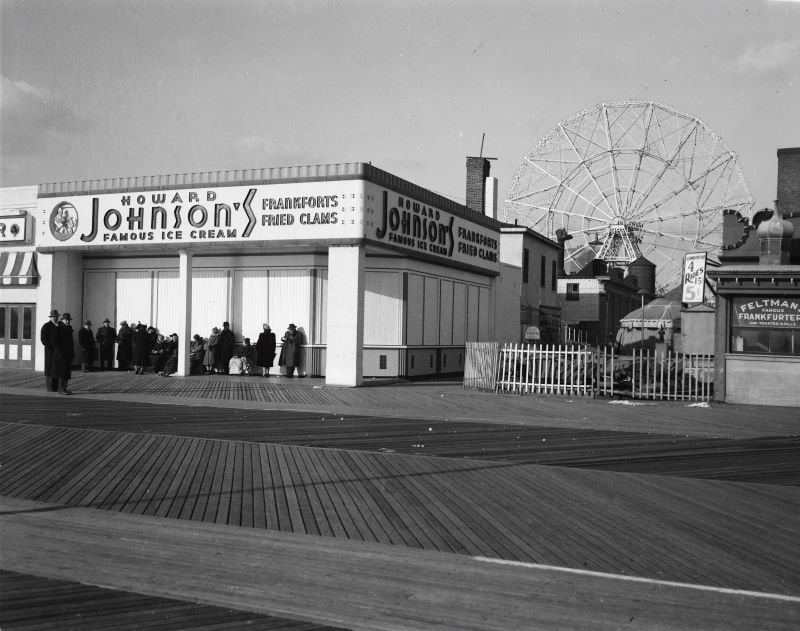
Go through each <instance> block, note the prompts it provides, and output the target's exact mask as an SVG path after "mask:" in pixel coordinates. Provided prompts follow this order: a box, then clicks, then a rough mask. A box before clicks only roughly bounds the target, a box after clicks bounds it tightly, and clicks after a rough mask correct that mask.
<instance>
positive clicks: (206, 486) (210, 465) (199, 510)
mask: <svg viewBox="0 0 800 631" xmlns="http://www.w3.org/2000/svg"><path fill="white" fill-rule="evenodd" d="M208 442H209V444H210V449H208V450H206V451H204V452H203V460H201V462H200V464H201V466H203V475H202V479H200V481H199V486H197V487H196V488H197V492H196V498H197V499H196V500H195V504H194V507H193V508H192V513H191V516H190V519H192V520H194V521H203V519H204V517H205V515H206V514H207V512H208V504H209V500H210V497H211V487H212V484H213V481H214V474H215V472H216V470H217V466H218V462H219V459H220V457H221V455H220V454H221V452H222V445H223V443H222V442H221V441H219V440H212V441H208Z"/></svg>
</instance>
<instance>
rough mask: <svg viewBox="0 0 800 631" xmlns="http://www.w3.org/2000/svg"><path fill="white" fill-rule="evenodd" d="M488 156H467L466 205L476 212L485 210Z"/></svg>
mask: <svg viewBox="0 0 800 631" xmlns="http://www.w3.org/2000/svg"><path fill="white" fill-rule="evenodd" d="M489 160H490V159H489V158H469V157H468V158H467V195H466V205H467V208H469V209H470V210H474V211H475V212H476V213H480V214H482V215H483V214H484V213H485V212H486V206H485V203H486V178H487V177H489V170H490V168H491V165H490V163H489Z"/></svg>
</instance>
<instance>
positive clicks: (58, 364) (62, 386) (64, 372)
mask: <svg viewBox="0 0 800 631" xmlns="http://www.w3.org/2000/svg"><path fill="white" fill-rule="evenodd" d="M51 340H52V342H51V343H52V345H53V363H52V366H51V367H50V374H51V375H52V376H53V377H54V378H56V379H58V393H59V394H72V392H71V391H70V390H68V389H67V385H68V384H69V380H70V379H71V378H72V360H74V359H75V341H74V340H73V339H72V316H71V315H70V314H69V313H64V314H62V316H61V321H60V322H59V323H58V326H57V327H55V328H54V329H53V330H52V335H51Z"/></svg>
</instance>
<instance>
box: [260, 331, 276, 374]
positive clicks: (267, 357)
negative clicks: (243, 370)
mask: <svg viewBox="0 0 800 631" xmlns="http://www.w3.org/2000/svg"><path fill="white" fill-rule="evenodd" d="M275 346H276V343H275V334H274V333H273V332H272V329H271V328H270V326H269V324H267V323H266V322H265V323H264V330H263V331H262V332H261V333H259V335H258V340H257V341H256V365H257V366H260V367H261V376H262V377H269V369H270V368H272V363H273V362H274V361H275Z"/></svg>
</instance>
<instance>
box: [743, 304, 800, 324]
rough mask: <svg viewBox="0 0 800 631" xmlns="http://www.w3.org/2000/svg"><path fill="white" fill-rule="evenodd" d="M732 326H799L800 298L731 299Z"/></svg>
mask: <svg viewBox="0 0 800 631" xmlns="http://www.w3.org/2000/svg"><path fill="white" fill-rule="evenodd" d="M732 302H733V314H734V316H733V317H734V322H733V323H732V324H733V326H744V327H766V328H771V329H790V328H798V327H800V299H798V298H756V299H753V298H750V297H736V298H734V299H733V301H732Z"/></svg>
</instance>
